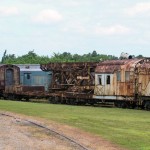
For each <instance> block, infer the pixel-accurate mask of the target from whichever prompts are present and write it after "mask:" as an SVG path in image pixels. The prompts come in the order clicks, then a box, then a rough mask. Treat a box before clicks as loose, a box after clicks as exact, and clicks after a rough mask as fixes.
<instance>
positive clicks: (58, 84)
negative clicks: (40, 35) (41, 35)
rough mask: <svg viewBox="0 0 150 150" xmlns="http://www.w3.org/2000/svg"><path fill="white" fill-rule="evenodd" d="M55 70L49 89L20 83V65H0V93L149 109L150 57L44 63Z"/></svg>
mask: <svg viewBox="0 0 150 150" xmlns="http://www.w3.org/2000/svg"><path fill="white" fill-rule="evenodd" d="M40 68H41V70H42V71H46V72H50V71H52V77H51V78H52V79H51V82H50V84H49V88H48V91H45V88H44V86H27V85H22V84H20V68H19V67H17V66H15V65H1V66H0V96H1V97H3V98H5V99H18V100H22V99H25V100H29V99H30V98H48V99H49V102H50V103H62V104H77V105H79V104H80V105H81V104H82V105H86V104H88V105H95V104H108V103H111V104H113V105H115V106H116V107H121V108H135V107H139V108H141V109H147V110H150V58H143V59H123V60H107V61H103V62H75V63H48V64H41V65H40Z"/></svg>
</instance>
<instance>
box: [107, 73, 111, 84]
mask: <svg viewBox="0 0 150 150" xmlns="http://www.w3.org/2000/svg"><path fill="white" fill-rule="evenodd" d="M106 84H110V75H107V77H106Z"/></svg>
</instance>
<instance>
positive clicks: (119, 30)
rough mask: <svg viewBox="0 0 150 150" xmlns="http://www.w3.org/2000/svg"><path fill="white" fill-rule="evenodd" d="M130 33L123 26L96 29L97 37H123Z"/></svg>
mask: <svg viewBox="0 0 150 150" xmlns="http://www.w3.org/2000/svg"><path fill="white" fill-rule="evenodd" d="M128 33H130V29H129V28H127V27H125V26H122V25H114V26H110V27H96V28H95V34H97V35H122V34H128Z"/></svg>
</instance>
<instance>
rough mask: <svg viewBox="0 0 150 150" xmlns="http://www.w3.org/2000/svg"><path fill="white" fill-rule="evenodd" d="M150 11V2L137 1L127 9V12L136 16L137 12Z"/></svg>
mask: <svg viewBox="0 0 150 150" xmlns="http://www.w3.org/2000/svg"><path fill="white" fill-rule="evenodd" d="M148 12H149V13H150V2H143V3H137V4H136V5H135V6H133V7H131V8H129V9H127V10H126V14H127V15H129V16H135V15H137V14H143V13H148Z"/></svg>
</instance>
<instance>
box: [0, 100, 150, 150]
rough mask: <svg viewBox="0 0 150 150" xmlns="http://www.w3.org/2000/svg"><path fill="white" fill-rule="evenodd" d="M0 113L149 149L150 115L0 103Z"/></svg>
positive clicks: (114, 109)
mask: <svg viewBox="0 0 150 150" xmlns="http://www.w3.org/2000/svg"><path fill="white" fill-rule="evenodd" d="M0 110H5V111H11V112H15V113H20V114H25V115H29V116H36V117H40V118H45V119H47V120H53V121H57V122H60V123H64V124H68V125H71V126H75V127H78V128H80V129H82V130H85V131H88V132H91V133H94V134H97V135H99V136H101V137H103V138H105V139H107V140H110V141H112V142H113V143H116V144H119V145H121V146H122V147H125V148H128V149H132V150H150V112H148V111H142V110H132V109H117V108H101V107H85V106H83V107H82V106H67V105H52V104H41V103H27V102H14V101H2V100H0Z"/></svg>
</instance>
